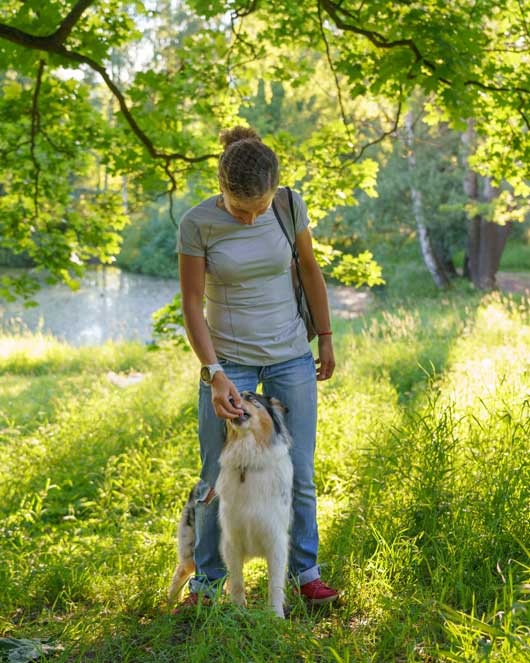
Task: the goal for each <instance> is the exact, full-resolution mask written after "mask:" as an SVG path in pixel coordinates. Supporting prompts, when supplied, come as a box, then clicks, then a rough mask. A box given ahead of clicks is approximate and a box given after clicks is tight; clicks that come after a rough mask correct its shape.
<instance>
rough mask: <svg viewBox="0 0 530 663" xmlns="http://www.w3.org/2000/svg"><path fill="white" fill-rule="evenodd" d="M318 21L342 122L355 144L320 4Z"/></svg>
mask: <svg viewBox="0 0 530 663" xmlns="http://www.w3.org/2000/svg"><path fill="white" fill-rule="evenodd" d="M318 21H319V23H320V32H321V34H322V39H323V40H324V45H325V47H326V56H327V60H328V64H329V68H330V69H331V72H332V73H333V77H334V79H335V88H336V89H337V97H338V100H339V107H340V114H341V116H342V122H343V124H344V127H345V129H346V132H347V133H348V138H349V139H350V142H353V140H352V136H351V132H350V127H349V125H348V122H347V119H346V111H345V110H344V103H343V101H342V91H341V89H340V83H339V77H338V75H337V70H336V69H335V65H334V64H333V60H332V59H331V51H330V48H329V42H328V38H327V37H326V32H325V30H324V23H323V21H322V8H321V6H320V2H319V3H318Z"/></svg>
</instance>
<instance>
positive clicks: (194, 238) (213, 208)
mask: <svg viewBox="0 0 530 663" xmlns="http://www.w3.org/2000/svg"><path fill="white" fill-rule="evenodd" d="M216 200H217V196H212V197H211V198H207V199H206V200H204V201H202V202H201V203H199V204H198V205H196V206H195V207H192V208H191V209H190V210H188V211H187V212H186V213H185V214H184V215H183V217H182V219H181V221H180V226H179V240H178V251H179V253H183V254H185V255H191V256H203V257H204V258H206V283H205V295H206V322H207V324H208V328H209V330H210V335H211V337H212V341H213V345H214V348H215V351H216V354H217V356H218V357H219V358H223V359H228V360H229V361H234V362H236V363H238V364H244V365H249V366H267V365H270V364H276V363H278V362H282V361H287V360H289V359H295V358H296V357H300V356H302V355H303V354H305V353H306V352H308V350H309V343H308V341H307V332H306V329H305V325H304V323H303V320H302V319H301V318H300V316H299V314H298V310H297V306H296V298H295V294H294V289H293V283H292V276H291V258H292V254H291V249H290V246H289V243H288V241H287V239H286V237H285V235H284V233H283V231H282V229H281V228H280V224H279V223H278V220H277V219H276V217H275V215H274V212H273V210H272V207H271V208H270V209H268V210H267V211H266V212H265V213H264V214H262V215H260V216H258V217H257V218H256V220H255V222H254V224H253V225H245V224H243V223H240V222H239V221H237V220H236V219H235V218H234V217H233V216H232V215H231V214H229V213H228V212H226V211H225V210H224V209H221V208H220V207H218V206H217V205H216ZM275 201H276V205H277V209H278V212H279V214H280V216H281V219H282V221H283V223H284V225H285V227H286V229H287V231H288V232H289V233H290V236H291V237H292V236H293V235H292V230H293V228H292V226H293V222H292V218H291V212H290V209H289V203H288V198H287V192H286V191H285V190H284V189H279V190H278V192H277V194H276V197H275ZM293 202H294V210H295V227H296V232H297V233H299V232H301V231H302V230H304V228H306V227H307V225H308V224H309V219H308V217H307V207H306V205H305V203H304V202H303V200H302V198H301V197H300V196H299V194H297V193H296V192H295V191H293Z"/></svg>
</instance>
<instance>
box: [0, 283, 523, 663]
mask: <svg viewBox="0 0 530 663" xmlns="http://www.w3.org/2000/svg"><path fill="white" fill-rule="evenodd" d="M529 322H530V304H529V302H528V300H521V299H512V298H506V297H501V296H499V295H488V296H486V297H479V296H475V295H473V296H472V297H470V296H467V295H466V296H463V295H461V294H458V293H457V294H455V295H454V297H453V298H447V299H444V298H440V299H437V300H426V301H425V302H419V303H418V304H410V305H408V306H405V305H404V304H399V305H397V306H389V307H387V308H383V309H382V310H377V309H376V310H374V312H373V313H372V314H371V315H370V317H366V318H364V319H360V320H357V321H352V322H346V321H337V324H336V329H335V332H336V333H335V337H336V341H337V342H336V346H337V359H338V368H337V375H336V377H335V378H334V379H333V381H330V382H328V383H322V384H320V385H319V391H320V411H319V432H318V442H317V445H318V446H317V459H316V473H315V481H316V485H317V490H318V495H319V502H318V504H319V511H318V517H319V528H320V536H321V555H320V557H321V565H322V573H323V577H324V579H325V580H326V581H327V582H329V583H330V584H333V585H335V586H337V587H339V588H341V590H342V604H341V605H340V606H338V607H336V608H335V609H334V610H332V611H320V612H318V611H317V612H316V613H311V612H310V611H308V610H307V608H306V607H305V606H304V604H303V603H301V602H300V600H297V599H296V597H295V596H294V595H293V594H292V593H291V592H289V593H288V594H289V602H290V604H291V615H290V618H289V620H287V621H286V622H284V623H280V622H278V620H276V619H274V617H272V616H271V615H270V613H268V612H267V610H266V609H265V604H266V571H265V566H264V564H263V562H259V561H257V562H252V563H250V564H249V565H248V566H247V567H246V576H247V584H248V589H249V606H250V608H249V610H247V611H241V610H237V609H234V608H233V607H231V606H229V605H228V603H227V602H226V601H223V602H222V603H221V605H220V606H219V607H218V608H215V609H214V610H211V611H207V612H204V611H203V612H202V613H200V614H198V615H195V614H192V615H188V616H177V617H170V616H169V615H167V614H166V608H165V593H166V588H167V584H168V581H169V578H170V576H171V573H172V571H173V567H174V564H175V563H176V548H175V540H174V537H175V529H176V523H177V519H178V515H179V512H180V510H181V508H182V505H183V503H184V501H185V499H186V497H187V492H188V490H189V488H190V487H191V486H192V485H193V483H194V482H195V481H196V479H197V476H198V470H199V458H198V444H197V437H196V434H197V410H196V390H197V368H198V364H197V361H196V360H195V359H194V358H193V357H192V356H191V355H190V354H185V353H182V352H181V351H173V350H163V351H161V352H160V353H148V352H147V351H146V349H145V348H143V347H142V346H140V345H135V344H107V345H106V346H103V347H102V348H91V349H87V348H84V349H75V348H72V347H70V346H66V345H63V344H60V343H57V342H56V341H53V340H52V339H46V338H45V337H37V339H36V340H35V344H33V343H32V341H31V338H30V337H24V338H22V339H20V341H19V342H18V341H17V339H16V338H14V337H10V338H7V337H2V338H1V339H0V342H1V347H2V348H4V354H3V355H2V357H1V358H0V370H1V371H2V372H3V378H2V382H1V383H0V414H1V415H2V419H1V421H2V423H1V424H0V505H1V506H0V516H1V520H0V532H1V533H2V536H1V537H0V560H1V562H0V587H1V589H0V592H1V594H2V596H1V605H2V617H1V619H2V624H3V631H4V632H5V633H6V634H9V635H13V636H16V637H24V636H27V637H40V638H51V639H52V641H53V642H58V643H60V644H61V646H63V647H64V650H63V651H62V652H58V653H57V660H62V661H65V662H66V661H68V662H70V661H86V660H88V659H90V660H94V661H101V662H104V661H105V662H106V661H109V660H113V661H114V660H142V661H160V660H168V661H169V660H186V661H191V662H192V663H199V662H201V663H202V662H203V661H212V660H216V661H221V662H226V663H228V661H230V662H232V661H241V662H243V661H249V660H256V661H266V660H267V661H268V660H277V661H284V662H285V663H291V662H293V661H296V662H298V661H335V662H336V661H346V660H350V661H362V662H366V663H368V662H372V661H385V662H386V661H407V662H408V661H410V662H422V661H423V663H427V662H429V663H430V662H431V661H466V662H470V663H475V662H476V663H478V662H479V661H481V660H485V659H484V657H485V656H486V654H487V655H488V656H490V660H492V661H493V660H495V661H500V662H501V663H513V662H517V663H519V660H520V661H523V660H525V659H524V656H526V655H527V653H528V647H530V640H529V638H528V627H529V620H528V610H527V608H526V607H525V606H527V605H528V603H527V601H528V589H525V587H526V588H527V587H528V586H529V585H530V578H529V575H528V568H530V560H529V559H528V553H527V551H528V550H530V517H529V512H528V503H529V501H530V494H529V491H530V458H529V456H528V440H529V439H530V404H529V403H530V364H529V357H530V332H529V330H530V325H529ZM8 347H9V348H11V350H10V352H9V353H7V352H6V351H5V349H6V348H8ZM108 371H114V372H117V373H119V374H121V375H127V374H128V373H129V372H132V371H140V372H141V373H142V374H143V375H144V376H145V377H144V378H143V380H141V381H140V382H139V383H138V384H135V385H131V386H129V387H127V388H125V389H120V388H119V387H117V386H115V385H113V384H111V383H110V382H109V380H108V378H107V372H108ZM520 606H522V607H520Z"/></svg>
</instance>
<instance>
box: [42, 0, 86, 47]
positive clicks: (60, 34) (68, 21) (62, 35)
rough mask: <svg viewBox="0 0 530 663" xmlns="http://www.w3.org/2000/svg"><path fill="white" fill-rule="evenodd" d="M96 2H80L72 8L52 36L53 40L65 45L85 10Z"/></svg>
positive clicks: (80, 0) (81, 0)
mask: <svg viewBox="0 0 530 663" xmlns="http://www.w3.org/2000/svg"><path fill="white" fill-rule="evenodd" d="M94 1H95V0H79V2H78V3H77V4H76V5H74V6H73V7H72V10H71V11H70V13H69V14H68V16H67V17H66V18H65V19H64V21H63V22H62V23H61V25H60V26H59V27H58V28H57V30H56V31H55V32H54V33H53V34H52V35H51V38H52V39H53V40H54V41H56V42H57V43H59V44H62V43H64V42H65V41H66V40H67V39H68V37H69V36H70V33H71V32H72V30H73V28H74V26H75V24H76V23H77V21H79V19H80V18H81V16H82V14H83V12H84V11H85V9H87V8H88V7H89V6H90V5H92V4H94Z"/></svg>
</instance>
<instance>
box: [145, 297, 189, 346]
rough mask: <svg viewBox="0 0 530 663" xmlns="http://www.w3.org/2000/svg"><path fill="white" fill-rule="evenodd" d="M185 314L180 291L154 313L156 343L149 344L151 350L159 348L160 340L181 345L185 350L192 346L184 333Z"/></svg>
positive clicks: (154, 338) (154, 337)
mask: <svg viewBox="0 0 530 663" xmlns="http://www.w3.org/2000/svg"><path fill="white" fill-rule="evenodd" d="M183 332H184V315H183V313H182V300H181V296H180V293H178V294H176V295H175V297H174V298H173V300H172V301H171V302H170V303H169V304H166V306H163V307H162V308H161V309H158V311H156V312H155V313H153V340H154V343H153V344H151V345H150V346H149V349H150V350H159V349H160V348H161V345H160V342H161V341H164V344H168V345H171V346H173V347H180V348H182V349H183V350H185V351H188V350H189V349H190V346H189V344H188V342H187V340H186V336H185V335H184V333H183Z"/></svg>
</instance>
